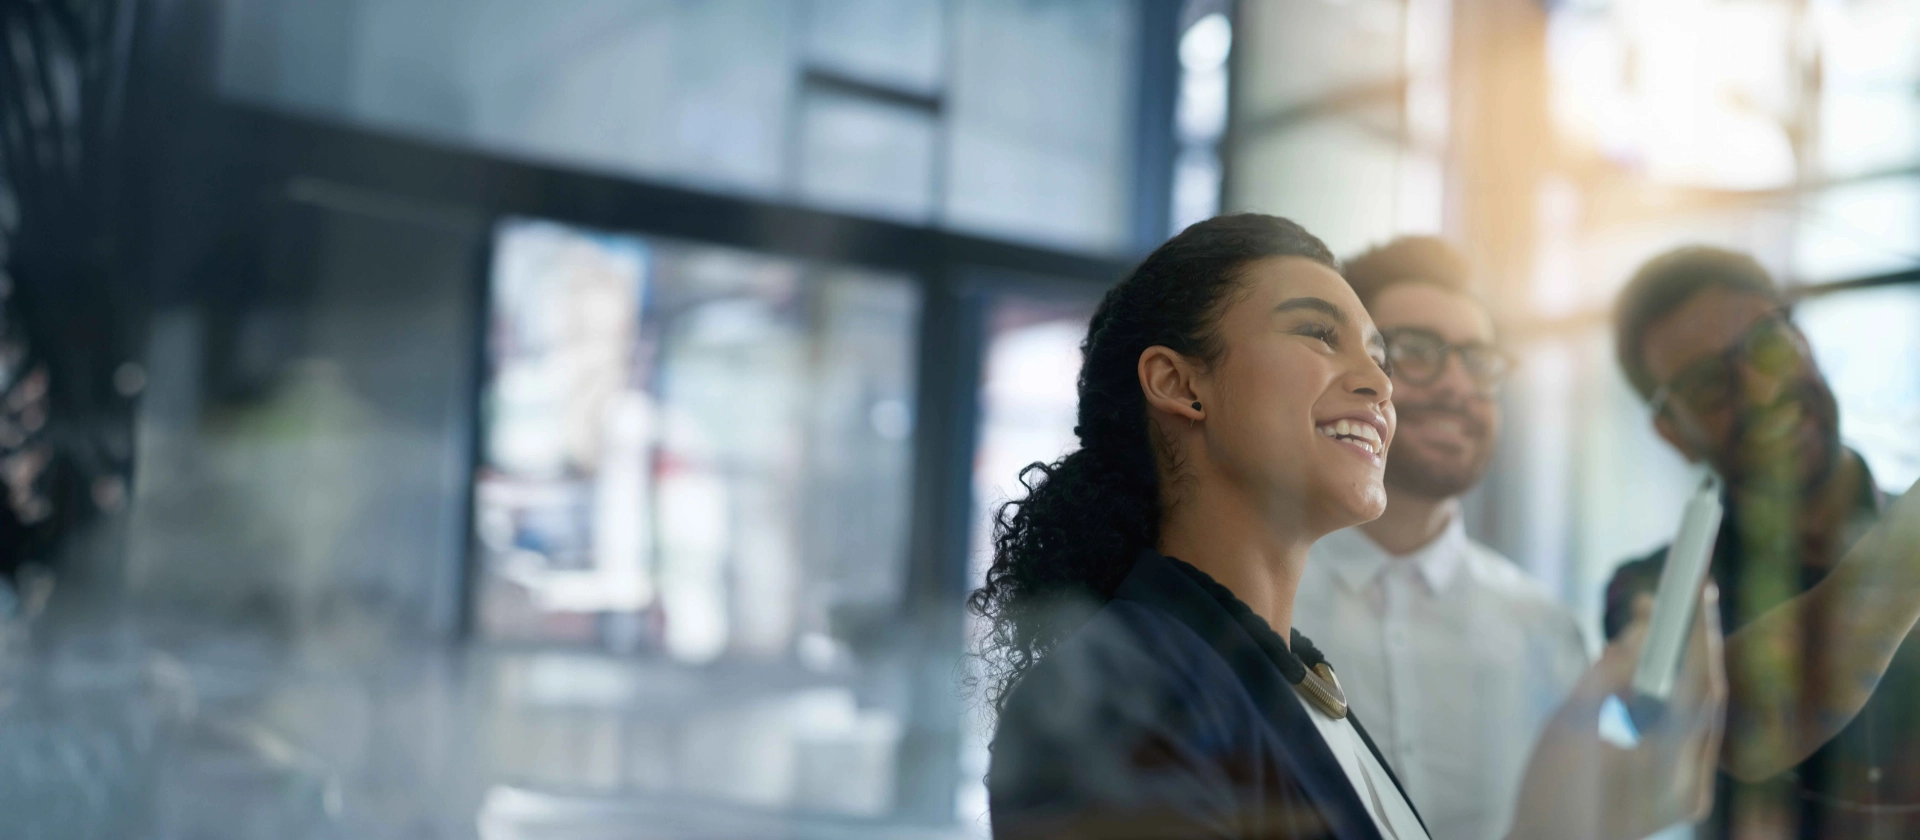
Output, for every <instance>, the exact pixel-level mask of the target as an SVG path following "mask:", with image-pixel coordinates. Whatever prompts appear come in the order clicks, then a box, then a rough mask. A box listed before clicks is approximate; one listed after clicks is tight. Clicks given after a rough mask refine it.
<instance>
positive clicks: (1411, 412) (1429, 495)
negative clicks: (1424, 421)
mask: <svg viewBox="0 0 1920 840" xmlns="http://www.w3.org/2000/svg"><path fill="white" fill-rule="evenodd" d="M1399 413H1400V421H1401V425H1402V426H1404V425H1406V421H1407V419H1408V418H1421V417H1431V416H1449V417H1453V418H1455V419H1457V420H1459V422H1460V425H1461V427H1462V428H1463V429H1464V430H1465V431H1466V435H1467V438H1468V439H1469V440H1471V441H1472V444H1471V445H1470V446H1471V449H1470V451H1469V453H1468V456H1467V460H1466V462H1465V463H1435V462H1433V461H1431V460H1427V459H1425V458H1422V457H1421V456H1420V454H1419V453H1418V451H1417V450H1414V449H1412V448H1409V449H1407V450H1405V451H1395V450H1393V449H1389V450H1388V451H1387V472H1386V482H1387V486H1388V487H1389V488H1392V489H1395V490H1401V491H1404V492H1407V493H1412V494H1414V495H1416V496H1419V497H1421V498H1426V499H1449V498H1452V497H1454V496H1458V495H1461V494H1463V493H1465V492H1467V491H1468V490H1472V489H1473V488H1474V485H1477V484H1479V483H1480V478H1481V476H1484V475H1486V473H1487V464H1488V462H1490V461H1491V460H1493V447H1492V446H1489V445H1488V440H1487V431H1488V430H1487V424H1486V423H1484V422H1482V421H1481V420H1480V419H1479V418H1477V417H1475V416H1474V415H1473V414H1472V413H1471V412H1469V411H1468V410H1467V407H1466V406H1465V405H1464V404H1461V403H1458V402H1444V401H1442V402H1428V403H1418V404H1407V405H1404V406H1400V407H1399Z"/></svg>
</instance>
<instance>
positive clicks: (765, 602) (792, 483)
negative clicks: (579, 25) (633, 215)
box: [475, 221, 919, 661]
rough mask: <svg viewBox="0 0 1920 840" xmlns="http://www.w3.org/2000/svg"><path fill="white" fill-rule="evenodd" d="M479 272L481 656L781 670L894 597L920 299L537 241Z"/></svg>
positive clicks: (844, 282)
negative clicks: (747, 662) (487, 276)
mask: <svg viewBox="0 0 1920 840" xmlns="http://www.w3.org/2000/svg"><path fill="white" fill-rule="evenodd" d="M493 273H494V278H493V279H494V285H493V292H492V300H493V324H492V328H491V332H490V339H491V340H490V362H491V364H490V369H489V376H488V380H487V383H486V395H485V400H486V403H485V408H486V414H485V423H484V429H483V433H482V440H483V463H482V465H481V470H480V474H479V477H478V479H477V482H478V486H477V487H476V494H477V495H476V500H477V501H476V513H475V517H476V528H477V529H478V550H479V552H480V561H481V566H482V575H483V578H482V583H481V586H480V595H479V597H480V599H481V600H480V603H479V605H478V608H479V614H480V626H481V629H482V632H483V633H484V634H485V635H487V636H489V637H492V638H515V639H539V640H551V641H578V642H598V643H601V644H606V645H609V646H612V647H616V648H623V649H632V648H638V649H643V650H647V649H652V650H661V651H664V652H665V653H667V654H669V655H671V656H673V657H675V658H678V659H682V660H688V661H705V660H709V659H713V658H715V657H718V656H722V655H727V654H734V655H745V656H752V657H759V658H768V657H772V658H781V657H787V656H790V655H793V654H794V652H795V650H796V645H797V644H798V643H800V642H801V640H802V639H803V638H813V637H820V636H821V635H822V634H824V633H825V632H826V629H827V619H828V614H829V612H831V611H832V610H833V609H835V608H838V607H842V606H848V605H853V606H868V607H871V606H873V605H874V604H876V603H877V604H881V605H885V604H889V603H891V601H892V599H894V598H896V597H897V596H898V593H899V588H900V585H899V581H900V580H901V575H902V570H901V564H902V563H903V562H904V558H903V555H904V550H905V543H906V517H907V509H906V502H905V501H904V499H905V498H906V496H907V491H908V487H907V480H908V469H909V449H908V447H909V442H908V437H909V432H910V430H911V423H912V417H911V412H910V408H909V407H910V406H911V405H912V400H913V367H912V365H913V362H912V358H913V353H912V347H913V330H914V328H915V325H916V321H917V316H918V310H919V295H918V289H917V287H915V286H913V285H912V284H910V283H909V282H907V281H905V280H903V279H901V278H897V277H888V276H880V275H873V274H868V273H864V272H855V271H850V270H821V269H815V270H809V268H808V267H807V266H805V265H803V264H801V263H798V262H795V261H791V260H783V259H776V258H771V257H765V256H761V255H757V254H752V253H748V252H743V251H737V250H731V249H723V248H715V247H708V246H698V245H691V244H685V243H675V242H667V241H660V240H651V239H642V238H638V237H627V236H615V235H606V234H598V233H592V232H587V231H581V230H577V229H572V228H567V227H563V226H561V225H557V224H552V223H546V222H538V221H513V222H508V223H505V224H504V225H503V226H502V227H501V229H500V232H499V235H498V240H497V245H496V257H495V262H494V272H493ZM821 641H827V640H825V639H821ZM810 644H816V643H810Z"/></svg>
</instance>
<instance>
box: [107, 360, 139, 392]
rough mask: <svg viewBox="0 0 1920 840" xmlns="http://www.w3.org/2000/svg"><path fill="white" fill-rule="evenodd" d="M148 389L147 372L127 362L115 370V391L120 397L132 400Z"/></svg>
mask: <svg viewBox="0 0 1920 840" xmlns="http://www.w3.org/2000/svg"><path fill="white" fill-rule="evenodd" d="M146 389H147V370H146V368H143V367H141V366H139V365H137V364H134V363H133V362H126V363H123V364H121V365H120V366H119V367H117V368H114V370H113V390H114V391H115V392H118V393H119V394H120V396H123V397H126V398H128V399H132V398H134V397H136V396H139V395H140V392H141V391H144V390H146Z"/></svg>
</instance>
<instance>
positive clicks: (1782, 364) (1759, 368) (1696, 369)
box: [1648, 308, 1813, 416]
mask: <svg viewBox="0 0 1920 840" xmlns="http://www.w3.org/2000/svg"><path fill="white" fill-rule="evenodd" d="M1812 352H1813V351H1812V350H1811V349H1810V348H1809V347H1808V345H1807V339H1806V336H1804V335H1801V333H1800V329H1799V328H1798V327H1795V326H1794V325H1793V321H1792V320H1791V319H1790V318H1789V313H1788V311H1787V310H1786V309H1785V308H1781V309H1775V310H1773V311H1771V312H1768V313H1767V314H1766V315H1765V316H1764V317H1762V318H1761V319H1760V320H1758V321H1755V322H1754V324H1753V326H1751V327H1748V328H1747V331H1746V332H1745V333H1743V334H1742V335H1741V336H1740V340H1739V341H1736V342H1734V343H1733V346H1731V347H1728V348H1727V349H1725V350H1722V351H1720V352H1718V353H1713V354H1710V355H1708V356H1707V357H1705V358H1702V359H1697V360H1695V361H1693V362H1691V363H1689V364H1688V365H1687V366H1686V367H1683V368H1681V369H1680V372H1679V373H1676V374H1674V375H1673V378H1672V379H1669V380H1667V381H1666V382H1665V383H1663V384H1661V385H1660V387H1658V388H1655V389H1654V391H1653V398H1652V399H1651V400H1649V401H1648V407H1649V408H1651V409H1652V410H1653V413H1655V414H1659V413H1661V412H1664V411H1666V410H1667V409H1668V408H1669V407H1670V406H1672V405H1673V404H1675V403H1679V404H1681V405H1684V406H1686V407H1687V408H1688V409H1689V410H1690V411H1692V412H1694V413H1695V414H1697V415H1703V416H1704V415H1709V414H1713V413H1715V412H1718V411H1722V410H1725V409H1726V408H1727V407H1729V406H1731V405H1733V401H1734V398H1735V397H1736V396H1737V395H1738V394H1739V393H1740V380H1739V375H1740V370H1739V369H1740V367H1741V366H1742V365H1743V364H1744V365H1745V366H1747V367H1750V368H1752V369H1753V370H1754V371H1756V372H1758V373H1760V374H1761V375H1763V376H1767V377H1770V378H1773V379H1784V378H1786V377H1788V376H1791V375H1793V374H1795V373H1798V372H1801V371H1803V370H1805V369H1806V366H1807V365H1808V364H1809V363H1810V361H1811V358H1812Z"/></svg>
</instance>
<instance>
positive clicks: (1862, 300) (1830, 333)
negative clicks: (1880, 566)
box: [1794, 286, 1920, 493]
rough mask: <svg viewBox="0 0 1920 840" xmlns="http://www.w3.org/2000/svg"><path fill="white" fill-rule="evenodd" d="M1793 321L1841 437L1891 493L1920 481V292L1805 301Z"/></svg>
mask: <svg viewBox="0 0 1920 840" xmlns="http://www.w3.org/2000/svg"><path fill="white" fill-rule="evenodd" d="M1794 321H1795V322H1796V323H1798V324H1799V325H1800V328H1801V329H1802V330H1803V331H1804V332H1805V333H1806V335H1807V343H1808V344H1810V345H1812V347H1813V355H1814V359H1815V361H1817V362H1818V363H1819V365H1820V370H1821V372H1822V373H1824V374H1826V376H1827V382H1828V384H1829V385H1830V386H1832V388H1833V395H1834V398H1835V399H1836V400H1838V401H1839V404H1840V437H1841V439H1842V440H1844V441H1846V444H1847V445H1848V446H1851V447H1853V448H1854V449H1855V450H1857V451H1859V453H1860V455H1861V457H1863V458H1865V459H1866V461H1867V466H1868V468H1869V469H1871V470H1872V471H1873V478H1874V480H1875V481H1876V482H1878V483H1879V485H1880V486H1881V487H1882V488H1883V489H1885V490H1887V491H1888V492H1890V493H1898V492H1901V491H1904V490H1906V489H1907V488H1908V487H1909V486H1911V485H1912V484H1913V483H1914V481H1916V480H1920V437H1916V436H1915V435H1914V430H1915V429H1920V377H1917V376H1915V375H1914V370H1913V363H1914V360H1915V359H1920V287H1914V286H1892V287H1887V288H1880V289H1860V290H1857V291H1850V292H1839V293H1836V294H1832V295H1823V296H1821V297H1816V298H1813V299H1811V300H1807V301H1804V302H1802V303H1801V304H1800V305H1799V306H1797V307H1795V310H1794Z"/></svg>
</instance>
